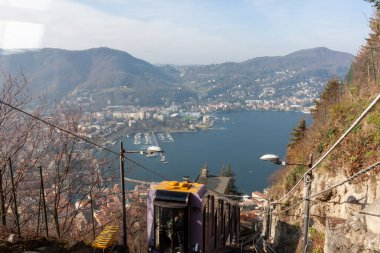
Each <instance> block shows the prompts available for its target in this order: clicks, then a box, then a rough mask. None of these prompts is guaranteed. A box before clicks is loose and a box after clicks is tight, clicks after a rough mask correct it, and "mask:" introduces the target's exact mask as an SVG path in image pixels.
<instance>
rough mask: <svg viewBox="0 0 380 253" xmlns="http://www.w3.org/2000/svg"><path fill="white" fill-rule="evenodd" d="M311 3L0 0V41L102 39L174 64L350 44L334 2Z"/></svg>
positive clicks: (73, 45) (62, 44)
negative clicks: (329, 6)
mask: <svg viewBox="0 0 380 253" xmlns="http://www.w3.org/2000/svg"><path fill="white" fill-rule="evenodd" d="M32 2H33V4H32ZM318 3H319V2H318ZM318 3H313V4H311V3H309V2H307V3H306V2H304V1H295V0H290V1H286V2H285V3H284V2H283V1H281V2H279V1H275V0H265V1H264V0H260V1H259V0H242V1H237V2H236V4H235V3H234V4H231V3H229V2H223V3H221V2H220V1H216V0H215V1H213V0H210V1H207V2H206V1H202V0H192V1H177V0H167V1H153V0H141V1H132V0H125V1H124V0H123V1H122V0H110V1H105V0H80V1H69V0H55V1H50V0H35V1H27V0H0V20H2V21H0V33H1V34H0V40H2V41H0V46H2V47H8V48H9V47H12V46H13V47H16V48H31V47H56V48H65V49H70V50H76V49H78V50H80V49H88V48H93V47H100V46H107V47H111V48H116V49H120V50H123V51H127V52H128V53H130V54H132V55H134V56H135V57H137V58H141V59H144V60H147V61H149V62H152V63H174V64H204V63H220V62H225V61H243V60H246V59H249V58H252V57H256V56H266V55H284V54H287V53H290V52H292V51H295V50H299V49H303V48H308V47H316V46H327V47H330V48H332V49H338V50H347V51H350V49H351V51H352V47H355V50H356V49H357V48H358V47H359V45H360V44H359V42H358V39H355V36H356V37H360V35H358V34H363V31H361V30H360V29H359V28H358V27H357V26H351V27H350V28H345V27H343V26H344V23H345V22H346V21H345V20H346V19H342V20H340V19H341V17H342V16H338V15H336V13H334V15H333V10H330V11H325V12H323V7H324V6H322V7H321V5H318ZM34 4H35V5H34ZM322 14H323V15H322ZM361 15H362V14H361ZM338 28H339V31H337V29H338ZM352 31H355V33H353V34H351V35H350V32H352ZM364 33H365V32H364ZM339 34H343V35H342V36H341V37H343V38H344V39H345V43H342V42H341V40H340V37H339ZM26 35H27V36H26ZM363 36H364V35H363ZM363 36H362V37H363ZM355 43H356V44H355ZM353 45H354V46H353Z"/></svg>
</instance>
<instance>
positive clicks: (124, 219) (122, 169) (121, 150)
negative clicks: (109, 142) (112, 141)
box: [120, 142, 128, 249]
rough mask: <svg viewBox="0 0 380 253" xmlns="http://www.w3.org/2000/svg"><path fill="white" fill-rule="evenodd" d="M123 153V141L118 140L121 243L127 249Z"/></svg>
mask: <svg viewBox="0 0 380 253" xmlns="http://www.w3.org/2000/svg"><path fill="white" fill-rule="evenodd" d="M124 154H125V150H124V148H123V142H120V176H121V178H120V180H121V200H122V210H121V211H122V219H123V244H124V246H125V248H126V249H128V243H127V242H128V240H127V217H126V216H127V215H126V212H125V186H124Z"/></svg>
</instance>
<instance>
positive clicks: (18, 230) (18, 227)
mask: <svg viewBox="0 0 380 253" xmlns="http://www.w3.org/2000/svg"><path fill="white" fill-rule="evenodd" d="M8 161H9V170H10V172H11V183H12V194H13V203H14V209H15V210H14V211H15V217H16V225H17V234H18V237H20V238H21V231H20V219H19V216H18V208H17V197H16V190H15V182H14V178H13V169H12V160H11V158H10V157H9V159H8Z"/></svg>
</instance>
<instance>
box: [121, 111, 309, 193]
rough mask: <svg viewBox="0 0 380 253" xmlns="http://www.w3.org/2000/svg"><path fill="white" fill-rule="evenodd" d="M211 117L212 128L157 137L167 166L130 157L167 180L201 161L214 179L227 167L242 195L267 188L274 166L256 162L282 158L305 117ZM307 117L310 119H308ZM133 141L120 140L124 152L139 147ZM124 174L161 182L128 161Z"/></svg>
mask: <svg viewBox="0 0 380 253" xmlns="http://www.w3.org/2000/svg"><path fill="white" fill-rule="evenodd" d="M216 116H217V117H218V118H219V120H217V121H216V122H215V125H214V129H209V130H205V131H199V132H191V133H171V135H172V137H173V139H174V142H161V141H160V138H159V137H158V135H157V133H156V137H157V140H158V143H159V145H160V146H161V148H162V149H164V150H165V156H166V159H167V161H168V163H167V164H163V163H161V162H160V159H159V157H156V158H146V157H145V156H141V155H137V154H132V155H129V158H131V159H133V160H135V161H137V162H139V163H141V164H143V165H144V166H146V167H147V168H149V169H151V170H154V171H155V172H157V173H159V174H160V175H163V176H165V177H168V178H170V179H172V180H182V176H189V177H190V179H194V178H196V177H197V176H198V174H199V171H200V168H201V167H202V166H203V165H204V164H205V163H207V164H208V168H209V170H210V174H213V175H218V174H219V172H220V169H221V167H222V166H223V165H227V164H231V165H232V168H233V171H234V173H235V175H236V184H237V187H238V188H239V190H240V191H241V192H243V193H248V194H250V193H251V192H252V191H256V190H259V191H262V190H263V189H264V188H265V187H267V186H268V177H269V176H270V175H271V174H272V173H273V172H274V171H275V170H276V169H277V168H278V166H276V165H274V164H271V163H269V162H264V161H261V160H260V159H259V158H260V157H261V156H262V155H263V154H267V153H271V154H277V155H279V156H280V158H281V157H284V156H285V153H286V147H287V144H288V142H289V138H290V133H291V131H292V129H293V128H294V127H295V126H296V125H297V122H298V121H299V119H300V118H301V117H303V116H305V114H302V113H299V112H269V111H238V112H229V113H218V114H216ZM306 117H307V118H308V119H310V116H309V115H306ZM223 118H224V119H225V120H224V121H223V120H222V119H223ZM143 136H144V134H142V137H143ZM165 136H166V134H165ZM142 140H144V139H143V138H142ZM133 143H134V138H133V135H132V136H130V137H129V138H124V139H123V144H124V146H125V149H126V150H139V149H140V146H139V145H135V144H133ZM153 143H154V142H153ZM143 144H144V142H143V141H142V145H143ZM118 147H119V146H118ZM126 174H127V176H128V177H131V178H135V179H141V180H147V181H160V180H162V179H161V178H159V177H158V176H156V175H154V174H152V173H150V172H147V171H146V170H144V169H141V168H139V167H136V166H132V165H131V163H127V165H126Z"/></svg>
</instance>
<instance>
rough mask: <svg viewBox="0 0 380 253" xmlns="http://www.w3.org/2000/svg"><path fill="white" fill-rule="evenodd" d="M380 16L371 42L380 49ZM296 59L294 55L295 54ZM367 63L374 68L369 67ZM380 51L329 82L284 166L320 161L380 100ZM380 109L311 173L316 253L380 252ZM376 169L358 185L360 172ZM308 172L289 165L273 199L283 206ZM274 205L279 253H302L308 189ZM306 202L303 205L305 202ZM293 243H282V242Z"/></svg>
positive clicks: (369, 51)
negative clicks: (342, 77)
mask: <svg viewBox="0 0 380 253" xmlns="http://www.w3.org/2000/svg"><path fill="white" fill-rule="evenodd" d="M379 24H380V18H379V13H378V14H377V16H376V18H375V19H373V20H372V26H373V27H375V28H376V29H374V30H373V32H374V33H373V34H371V35H370V38H369V39H368V41H369V43H376V44H378V43H380V40H379V35H380V32H379V30H378V29H377V27H379ZM293 57H294V55H293ZM368 63H370V64H368ZM379 63H380V51H379V49H373V48H371V46H370V45H368V44H367V45H364V46H363V48H362V50H361V52H360V53H359V54H358V55H357V56H356V58H355V60H354V62H353V64H352V66H351V69H350V71H349V72H348V74H347V76H346V80H345V82H344V83H343V84H342V83H340V82H339V81H338V80H330V81H329V83H328V84H327V85H326V89H325V90H324V92H323V93H322V94H321V97H320V99H319V101H318V102H317V105H316V109H315V111H314V112H313V114H312V115H313V120H314V121H313V124H312V125H311V126H309V127H308V129H307V130H306V131H304V132H303V133H302V136H303V138H300V139H298V140H296V141H295V142H292V143H291V144H290V145H289V148H288V150H287V157H286V159H287V161H291V162H296V163H304V164H306V163H307V156H308V155H309V154H313V155H314V157H315V159H314V160H315V161H319V159H321V158H322V157H325V154H326V153H327V152H329V151H330V148H331V147H332V146H333V145H334V144H335V143H336V142H337V141H338V140H339V138H340V137H341V136H342V135H343V134H344V133H345V132H346V131H347V129H349V127H350V126H351V125H352V124H353V123H354V121H355V120H356V119H357V118H358V117H359V116H360V115H361V114H362V113H363V112H364V111H365V109H366V108H367V107H368V106H369V105H370V104H371V102H372V101H373V100H374V99H375V98H377V97H378V96H379V94H380V85H379V80H378V77H377V73H378V66H379V65H378V64H379ZM379 161H380V103H377V105H376V106H375V107H374V108H373V109H372V110H371V111H370V112H369V113H368V115H366V117H364V118H363V120H362V121H361V122H360V124H359V125H358V126H356V127H355V128H354V129H353V130H352V131H351V132H350V133H349V135H347V136H346V137H345V138H344V139H343V141H342V142H341V143H339V145H338V146H336V148H335V149H333V150H332V151H331V152H330V153H328V156H326V157H325V159H323V160H322V161H321V162H320V163H319V165H318V166H317V167H316V168H315V169H314V171H313V180H312V183H311V193H312V194H316V193H321V194H320V195H318V196H316V197H314V198H312V201H311V209H310V210H311V211H310V224H311V225H310V229H309V239H310V240H311V243H310V249H311V251H312V252H378V251H377V250H378V249H379V248H380V230H379V229H378V228H379V224H380V218H379V217H380V212H379V211H378V206H379V203H380V175H379V172H380V166H379V165H377V166H374V167H371V166H372V165H374V164H376V163H378V162H379ZM366 168H372V169H371V170H369V171H368V172H366V173H363V174H360V175H358V176H357V177H355V179H352V180H350V181H349V182H348V181H347V180H348V179H349V178H350V177H352V176H354V175H356V173H358V172H360V171H362V170H364V169H366ZM306 169H307V167H305V166H288V167H286V168H284V169H281V170H278V171H277V172H276V174H274V175H273V176H272V180H273V182H272V185H271V188H270V192H271V195H272V196H274V199H279V198H280V197H282V196H285V195H284V194H285V193H287V192H289V191H290V190H291V189H292V188H293V186H294V185H295V184H296V182H298V181H299V180H301V179H302V178H303V175H304V173H305V171H306ZM286 196H287V197H285V199H283V200H281V201H280V203H279V204H277V205H276V213H277V214H276V215H273V221H274V222H273V223H272V224H271V227H272V228H273V229H272V231H273V233H272V234H271V236H272V242H273V244H274V247H276V248H278V249H281V250H280V252H295V251H297V252H299V251H300V247H301V245H302V239H301V238H302V236H301V235H302V234H301V233H302V232H301V231H302V227H303V218H304V216H303V213H304V207H303V205H302V203H303V201H302V198H304V186H303V183H301V184H300V185H299V187H297V188H296V190H295V191H294V192H292V193H291V194H290V195H286ZM300 200H301V201H300ZM284 236H285V237H287V238H292V240H291V241H289V240H282V239H281V238H283V237H284Z"/></svg>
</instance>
